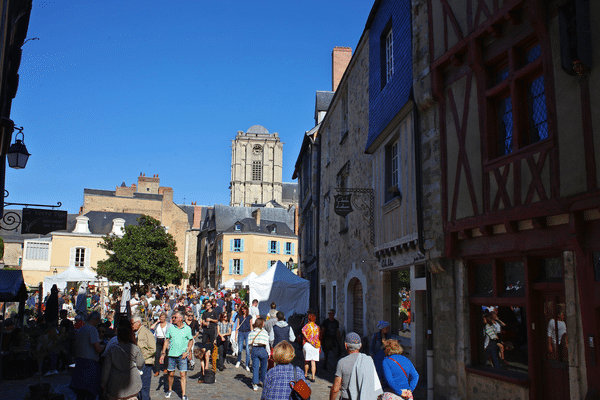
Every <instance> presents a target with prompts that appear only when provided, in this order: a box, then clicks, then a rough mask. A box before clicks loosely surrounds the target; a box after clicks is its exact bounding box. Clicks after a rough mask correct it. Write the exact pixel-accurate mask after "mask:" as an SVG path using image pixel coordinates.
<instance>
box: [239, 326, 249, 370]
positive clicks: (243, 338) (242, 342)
mask: <svg viewBox="0 0 600 400" xmlns="http://www.w3.org/2000/svg"><path fill="white" fill-rule="evenodd" d="M248 334H250V332H240V331H238V338H237V339H238V341H237V342H238V358H237V360H238V362H242V349H245V350H246V366H248V367H249V366H250V349H249V348H248ZM242 346H243V347H242Z"/></svg>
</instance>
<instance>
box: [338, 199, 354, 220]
mask: <svg viewBox="0 0 600 400" xmlns="http://www.w3.org/2000/svg"><path fill="white" fill-rule="evenodd" d="M333 198H334V206H333V211H335V213H336V214H337V215H341V216H342V217H345V216H346V215H348V214H350V213H351V212H352V211H354V209H353V208H352V194H338V195H335V196H333Z"/></svg>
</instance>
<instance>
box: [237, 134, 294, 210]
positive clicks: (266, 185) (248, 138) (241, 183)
mask: <svg viewBox="0 0 600 400" xmlns="http://www.w3.org/2000/svg"><path fill="white" fill-rule="evenodd" d="M282 163H283V143H282V142H281V141H280V140H279V134H278V133H277V132H274V133H269V131H268V130H266V129H265V127H263V126H261V125H254V126H251V127H250V128H249V129H248V131H247V132H242V131H238V133H237V135H236V137H235V140H233V141H232V144H231V183H230V186H229V188H230V190H231V199H230V202H229V205H231V206H250V205H252V204H265V203H267V202H269V201H271V200H275V201H276V202H278V203H279V204H281V203H282Z"/></svg>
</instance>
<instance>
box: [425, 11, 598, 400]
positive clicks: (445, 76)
mask: <svg viewBox="0 0 600 400" xmlns="http://www.w3.org/2000/svg"><path fill="white" fill-rule="evenodd" d="M433 2H437V3H438V4H439V5H441V10H442V16H443V21H439V20H436V21H435V23H436V24H441V23H443V25H442V29H443V34H444V35H443V41H444V43H443V46H444V51H445V52H444V53H443V55H441V56H440V57H439V58H438V59H436V60H434V59H433V58H434V54H435V46H434V43H433V38H434V37H435V36H434V28H433V24H434V21H433V11H432V3H433ZM427 3H428V17H429V24H428V27H429V38H431V39H430V42H429V52H430V59H431V60H433V61H432V62H431V66H430V70H431V71H432V74H431V76H432V89H433V94H434V97H435V98H436V100H437V103H438V106H439V118H440V125H439V128H440V139H441V143H440V147H441V165H442V168H441V174H442V177H441V179H442V199H443V200H442V218H443V221H444V235H445V255H446V256H447V257H450V258H457V259H476V258H480V257H483V256H485V255H487V254H490V255H492V254H493V256H492V257H496V256H511V255H517V254H523V252H528V251H539V250H540V249H542V250H543V249H549V250H552V251H564V250H571V251H574V252H575V255H576V260H577V268H576V272H577V277H576V278H577V285H578V291H579V300H580V309H581V316H582V325H583V326H582V327H583V336H584V339H586V340H587V335H589V334H595V336H596V338H595V340H596V343H595V346H596V350H591V351H590V350H589V349H588V348H586V368H587V375H588V385H589V387H590V388H596V389H598V390H600V380H598V379H597V376H600V367H598V364H600V360H598V358H599V357H598V356H599V355H600V353H599V351H598V347H600V345H599V343H598V342H599V341H600V337H599V336H600V312H599V311H597V310H599V309H600V286H599V285H600V284H598V283H596V284H594V282H593V277H594V274H593V264H592V262H593V261H592V259H591V253H590V251H592V250H596V251H598V250H600V248H592V245H591V244H589V245H586V242H588V241H589V239H588V236H587V235H586V232H587V233H589V234H590V235H592V232H593V231H592V230H590V228H589V226H592V225H593V226H596V224H586V223H585V222H584V219H583V211H585V210H591V209H596V210H598V209H600V191H599V190H598V187H597V183H596V182H597V166H596V161H595V154H594V146H593V125H592V111H591V105H590V88H589V82H588V80H587V79H586V78H582V79H581V80H580V92H581V102H582V109H581V118H582V122H583V140H584V145H585V149H582V150H583V152H584V154H582V155H583V156H584V157H585V165H586V174H587V176H586V179H587V188H588V191H587V192H586V193H583V194H580V195H576V196H572V197H568V198H561V197H560V180H559V179H560V178H559V177H560V165H559V149H558V145H557V141H556V134H557V122H556V100H555V92H554V81H555V79H554V74H555V72H554V67H553V59H552V50H551V45H550V37H549V33H548V28H547V21H546V11H547V10H546V8H545V7H546V6H545V5H544V2H542V1H541V0H506V1H505V2H504V5H503V6H502V7H501V8H500V7H499V1H498V0H494V1H493V6H492V9H489V7H488V6H487V4H486V2H485V1H484V0H473V1H466V2H459V3H460V5H458V6H457V5H456V4H457V3H456V2H450V1H449V0H427ZM451 3H452V4H453V7H454V8H455V9H456V8H457V7H465V8H466V10H465V9H461V12H465V13H466V16H467V26H468V30H469V32H467V33H466V34H465V33H464V32H463V31H462V29H461V27H460V25H459V23H458V21H457V19H456V17H455V16H454V13H453V10H452V6H451ZM524 15H527V17H528V22H529V26H528V27H525V28H523V30H522V33H520V34H519V35H520V36H517V37H516V38H515V39H514V41H512V42H511V43H508V41H506V42H507V43H505V47H504V48H495V49H493V50H491V51H492V52H494V53H495V55H494V54H492V55H489V54H486V60H485V61H484V57H483V46H482V43H483V41H484V40H485V39H486V38H490V37H491V38H502V32H503V25H505V24H512V25H515V26H516V25H519V24H521V20H522V17H523V16H524ZM450 31H452V33H453V34H454V35H455V37H456V38H458V42H457V43H456V44H455V45H453V46H452V47H451V48H450V47H449V32H450ZM532 37H533V38H535V39H536V40H537V41H538V42H539V44H540V47H541V56H540V59H541V60H538V63H541V68H542V70H543V76H544V80H545V95H546V106H547V115H548V121H547V122H548V139H546V140H543V141H540V142H537V143H534V144H531V145H528V146H525V147H523V148H519V149H518V150H516V151H515V152H513V153H509V154H507V155H504V156H501V157H497V158H493V157H491V156H490V155H491V153H492V152H491V151H490V150H491V149H490V148H491V147H493V145H494V144H491V143H489V139H488V134H487V132H488V131H489V128H488V127H490V126H491V125H493V124H495V123H496V122H495V121H491V120H490V115H489V112H488V111H487V107H485V106H480V107H479V109H478V110H477V111H474V112H478V113H479V115H478V116H479V131H480V135H481V137H480V140H481V143H482V146H481V149H480V152H481V161H482V163H481V165H474V164H472V163H470V162H469V158H468V152H467V150H466V147H465V136H466V132H467V121H468V115H469V100H470V94H471V85H472V83H471V82H472V79H471V78H472V77H473V76H474V77H475V82H476V85H477V88H476V93H477V96H478V97H477V100H478V101H477V102H478V104H480V105H484V104H486V101H487V99H488V97H489V96H490V91H489V90H488V86H487V85H486V82H487V76H486V73H487V72H486V68H487V67H486V63H488V64H489V63H490V60H491V62H493V61H494V57H496V58H497V57H498V54H500V52H509V53H510V49H509V48H510V47H511V46H514V45H515V44H517V42H518V41H523V42H525V41H527V40H529V38H532ZM503 44H504V43H503ZM559 73H562V72H559ZM463 77H466V78H467V79H466V90H465V92H464V94H463V93H455V90H456V89H454V88H452V87H451V84H452V83H454V82H456V81H457V80H458V79H461V78H463ZM446 98H447V100H446ZM458 101H463V102H464V103H463V113H462V115H459V112H458V107H457V102H458ZM448 110H449V111H450V115H451V118H450V119H451V120H447V119H448V118H447V111H448ZM518 117H519V116H518V115H517V116H516V117H515V118H518ZM515 129H518V128H515ZM454 131H455V132H456V139H457V143H458V150H457V161H456V165H448V148H447V138H448V137H449V136H448V135H449V134H451V133H452V132H454ZM452 134H453V133H452ZM536 154H539V158H538V160H537V161H535V158H534V155H536ZM523 160H524V163H523V167H521V165H522V164H521V161H523ZM546 161H547V162H548V164H549V187H544V183H543V181H542V179H541V175H540V172H541V169H542V167H543V165H544V162H546ZM446 167H448V168H456V170H455V172H456V175H455V182H454V193H449V191H448V188H449V184H448V175H449V174H448V171H447V170H446ZM474 168H481V172H482V173H481V176H482V177H483V178H482V179H483V180H482V182H481V187H482V188H483V189H482V190H483V193H482V195H483V202H482V204H483V207H480V206H478V203H477V196H476V189H475V185H474V183H473V173H472V172H473V171H475V170H474ZM522 168H528V169H529V174H530V175H531V182H530V184H529V186H528V188H526V189H525V190H527V193H525V199H524V200H523V201H522V193H520V188H521V187H522V183H523V182H522V175H523V174H522V171H521V169H522ZM462 172H464V177H465V180H466V182H465V184H466V188H467V193H468V198H469V200H470V201H471V207H472V209H473V216H472V217H468V218H462V219H457V216H456V212H457V202H458V198H459V197H458V190H459V188H460V180H461V175H462ZM509 174H512V179H513V182H514V187H515V193H514V195H513V198H510V196H509V194H508V193H509V192H508V191H507V187H506V185H507V181H508V178H509ZM492 176H493V178H491V177H492ZM491 179H494V180H495V183H496V184H497V186H498V189H497V192H496V194H495V195H494V197H493V198H492V195H491V190H490V184H491V182H490V180H491ZM536 194H537V196H538V198H539V201H537V202H533V198H534V195H536ZM500 202H502V204H503V205H504V208H503V209H500V207H499V205H500ZM561 214H568V215H569V224H568V225H563V226H561V227H552V228H547V227H546V217H548V216H554V215H561ZM524 220H531V221H532V224H533V226H534V229H532V230H527V231H519V229H518V222H519V221H524ZM495 225H504V227H505V229H506V234H502V235H497V236H496V235H493V226H495ZM473 229H478V230H479V231H480V232H481V234H482V236H481V237H477V238H473V237H472V235H471V231H472V230H473ZM592 236H594V237H595V236H600V235H596V234H593V235H592ZM459 237H460V238H461V239H462V240H459ZM598 239H599V240H600V238H598ZM590 277H591V279H590ZM591 299H594V300H593V301H591ZM528 301H529V300H528ZM596 313H598V314H599V315H598V316H597V315H596ZM593 351H595V352H596V354H595V359H596V361H595V362H594V361H593V358H594V354H592V352H593ZM531 375H532V377H533V376H534V375H535V374H531ZM535 386H536V385H531V387H530V389H531V392H530V395H531V398H536V389H535Z"/></svg>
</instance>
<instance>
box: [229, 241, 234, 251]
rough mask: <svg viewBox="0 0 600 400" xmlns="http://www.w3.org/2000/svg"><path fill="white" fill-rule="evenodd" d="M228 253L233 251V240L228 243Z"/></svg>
mask: <svg viewBox="0 0 600 400" xmlns="http://www.w3.org/2000/svg"><path fill="white" fill-rule="evenodd" d="M229 251H233V239H231V240H230V241H229Z"/></svg>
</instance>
